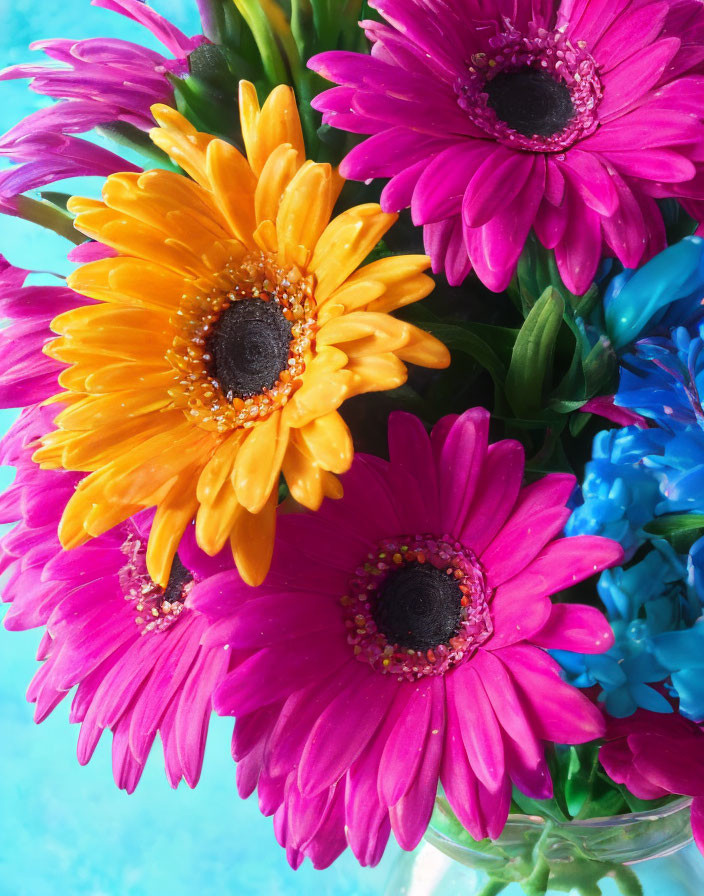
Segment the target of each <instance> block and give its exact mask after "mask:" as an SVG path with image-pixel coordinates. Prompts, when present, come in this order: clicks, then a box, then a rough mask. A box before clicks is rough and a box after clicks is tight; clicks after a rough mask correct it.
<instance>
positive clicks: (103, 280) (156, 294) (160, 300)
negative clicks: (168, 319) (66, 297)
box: [69, 258, 183, 312]
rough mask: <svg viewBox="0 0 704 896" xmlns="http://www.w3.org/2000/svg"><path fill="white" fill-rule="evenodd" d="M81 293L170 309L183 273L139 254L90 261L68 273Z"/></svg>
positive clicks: (177, 300)
mask: <svg viewBox="0 0 704 896" xmlns="http://www.w3.org/2000/svg"><path fill="white" fill-rule="evenodd" d="M69 281H70V283H71V284H72V286H71V288H72V289H75V290H76V292H79V293H80V294H81V295H84V296H88V297H89V298H91V299H97V300H98V301H101V302H109V303H115V304H118V305H136V306H138V307H144V308H156V309H163V310H165V311H169V312H171V311H173V310H174V309H176V308H178V306H179V303H180V301H181V295H182V293H183V277H182V276H180V275H178V274H174V273H173V272H172V271H169V270H167V269H166V268H164V267H162V266H161V265H159V264H156V263H155V262H152V261H144V260H142V259H140V258H103V259H100V260H99V261H91V262H90V263H89V264H84V265H83V266H82V267H80V268H78V269H77V270H75V271H74V272H73V273H72V274H71V275H70V277H69Z"/></svg>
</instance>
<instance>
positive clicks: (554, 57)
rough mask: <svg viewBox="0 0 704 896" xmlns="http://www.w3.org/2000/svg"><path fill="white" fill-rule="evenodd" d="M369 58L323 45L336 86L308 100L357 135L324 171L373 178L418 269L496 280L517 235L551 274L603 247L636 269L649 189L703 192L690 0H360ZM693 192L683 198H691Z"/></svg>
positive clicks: (584, 262) (652, 214) (586, 264)
mask: <svg viewBox="0 0 704 896" xmlns="http://www.w3.org/2000/svg"><path fill="white" fill-rule="evenodd" d="M370 6H373V7H374V8H375V9H377V10H378V11H379V12H380V13H381V15H382V16H383V17H384V18H385V19H386V23H378V22H365V23H363V24H364V27H365V29H366V32H367V35H368V37H369V38H370V40H371V41H372V54H371V56H364V55H360V54H354V53H345V52H341V51H340V52H338V51H333V52H328V53H323V54H321V55H319V56H317V57H314V59H313V60H312V62H311V67H312V68H313V69H314V70H315V71H317V72H319V73H321V74H322V75H324V76H325V77H326V78H328V79H329V80H331V81H334V82H336V83H337V84H339V85H341V86H339V87H336V88H333V89H332V90H328V91H326V92H325V93H323V94H322V95H321V96H319V97H318V98H317V99H316V100H315V101H314V105H315V106H316V108H318V109H319V110H321V111H322V112H323V115H324V120H325V121H326V122H327V123H329V124H332V125H335V126H336V127H338V128H342V129H345V130H348V131H353V132H355V133H360V134H370V135H372V136H371V137H370V138H369V139H368V140H365V141H364V142H363V143H362V144H360V145H359V146H358V147H356V148H355V149H353V150H352V152H351V153H350V154H349V155H348V156H347V158H346V159H345V160H344V162H343V164H342V166H341V171H342V173H343V174H344V176H345V177H348V178H354V179H357V180H367V179H370V178H376V177H390V178H391V180H390V182H389V184H388V185H387V186H386V188H385V189H384V192H383V194H382V195H383V199H382V204H383V206H384V208H385V209H386V210H388V211H391V210H393V211H397V210H400V209H402V208H404V207H406V206H410V207H411V211H412V215H413V220H414V222H415V223H416V224H418V225H423V226H424V228H425V242H426V249H427V251H428V254H429V255H431V256H432V258H433V264H434V267H435V270H436V271H440V270H443V269H444V270H445V272H446V274H447V277H448V279H449V281H450V283H452V284H459V283H461V282H462V281H463V280H464V279H465V277H466V276H467V274H468V273H469V271H470V270H471V269H472V268H474V270H475V271H476V272H477V274H478V275H479V277H480V278H481V279H482V280H483V281H484V283H485V284H486V285H487V286H489V287H490V288H491V289H493V290H496V291H501V290H503V289H505V288H506V287H507V285H508V283H509V281H510V278H511V276H512V274H513V272H514V270H515V267H516V263H517V260H518V257H519V255H520V253H521V250H522V248H523V246H524V243H525V241H526V238H527V237H528V235H529V233H530V231H531V229H533V230H534V231H535V233H536V235H537V237H538V239H539V240H540V241H541V242H542V243H543V244H544V245H545V246H546V247H547V248H548V249H554V250H555V254H556V257H557V264H558V266H559V269H560V273H561V275H562V278H563V280H564V282H565V284H566V285H567V286H568V287H569V288H570V289H571V290H573V291H574V292H576V293H583V292H585V291H586V290H587V289H588V287H589V286H590V284H591V282H592V279H593V278H594V275H595V273H596V270H597V266H598V264H599V261H600V259H601V257H602V253H603V250H604V248H605V247H606V249H607V251H608V252H610V253H612V254H613V255H615V256H616V257H618V258H619V259H620V260H621V261H622V262H623V264H624V265H626V266H627V267H631V268H633V267H637V266H638V265H639V264H640V263H641V262H642V261H644V260H645V259H646V258H647V257H649V256H650V255H652V254H654V253H655V252H657V251H660V250H661V249H663V248H664V247H665V233H664V227H663V221H662V215H661V213H660V210H659V208H658V206H657V203H656V200H657V199H660V198H663V197H675V198H678V199H683V200H688V201H689V205H690V207H693V208H695V209H696V207H697V203H696V200H701V199H702V198H704V155H703V154H702V145H704V127H703V123H702V109H704V80H703V79H702V77H701V74H702V63H703V61H704V5H702V4H701V3H700V2H699V0H652V2H647V0H443V2H441V3H428V2H427V0H371V2H370ZM692 200H694V201H695V202H694V205H692V202H691V201H692Z"/></svg>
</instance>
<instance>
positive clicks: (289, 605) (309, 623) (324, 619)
mask: <svg viewBox="0 0 704 896" xmlns="http://www.w3.org/2000/svg"><path fill="white" fill-rule="evenodd" d="M339 627H340V609H339V606H336V602H335V601H334V600H333V599H331V598H330V597H327V596H325V595H322V594H307V595H305V596H303V595H302V596H301V598H300V599H299V600H291V601H288V602H286V601H285V600H282V597H281V595H279V594H273V595H269V596H266V595H264V596H262V597H260V598H258V599H255V600H250V601H247V602H246V603H244V604H242V606H241V607H240V609H239V610H238V611H237V613H236V614H234V616H233V620H232V626H231V628H230V631H229V636H228V639H227V641H228V644H230V646H231V647H251V648H258V647H267V646H269V645H270V644H278V643H279V641H280V640H281V636H282V631H283V632H284V633H285V637H286V638H294V637H299V636H300V637H303V636H305V635H306V634H308V633H312V632H322V631H327V630H331V631H334V630H336V629H339Z"/></svg>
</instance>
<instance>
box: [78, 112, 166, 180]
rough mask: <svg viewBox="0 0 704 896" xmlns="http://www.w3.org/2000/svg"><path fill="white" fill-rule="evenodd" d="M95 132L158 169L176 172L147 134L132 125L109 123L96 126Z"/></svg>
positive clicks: (116, 122) (124, 122)
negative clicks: (134, 153) (156, 166)
mask: <svg viewBox="0 0 704 896" xmlns="http://www.w3.org/2000/svg"><path fill="white" fill-rule="evenodd" d="M96 131H97V132H98V133H99V134H102V135H103V136H105V137H107V138H108V139H109V140H112V142H113V143H117V145H118V146H124V147H126V148H127V149H131V150H133V152H136V153H138V154H139V155H140V156H143V157H144V158H145V159H149V161H150V162H152V163H155V164H157V165H158V166H159V167H160V168H166V169H168V170H169V171H176V170H177V169H176V166H175V165H174V163H173V162H172V161H171V159H170V158H169V157H168V156H167V155H166V153H165V152H164V151H163V150H162V149H159V147H158V146H156V144H154V143H152V141H151V140H150V139H149V134H147V133H146V132H145V131H143V130H141V129H140V128H138V127H135V125H133V124H128V122H126V121H111V122H108V123H106V124H101V125H98V127H97V128H96Z"/></svg>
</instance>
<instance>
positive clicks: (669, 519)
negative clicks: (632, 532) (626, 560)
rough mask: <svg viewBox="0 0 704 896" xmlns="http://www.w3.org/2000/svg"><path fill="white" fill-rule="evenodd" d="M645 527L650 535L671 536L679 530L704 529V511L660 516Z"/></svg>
mask: <svg viewBox="0 0 704 896" xmlns="http://www.w3.org/2000/svg"><path fill="white" fill-rule="evenodd" d="M644 528H645V531H646V532H648V533H649V534H650V535H657V536H659V537H660V538H669V537H670V536H671V535H674V534H675V533H678V532H687V531H689V530H691V529H704V513H671V514H668V515H667V516H660V517H658V518H657V519H655V520H653V521H652V522H650V523H648V525H647V526H645V527H644Z"/></svg>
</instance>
